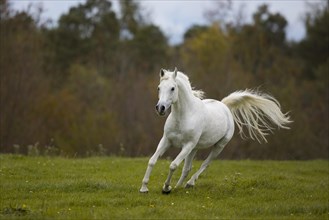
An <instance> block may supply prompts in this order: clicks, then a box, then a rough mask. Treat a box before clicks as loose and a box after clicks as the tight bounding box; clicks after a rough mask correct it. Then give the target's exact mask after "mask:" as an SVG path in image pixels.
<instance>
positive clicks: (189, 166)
mask: <svg viewBox="0 0 329 220" xmlns="http://www.w3.org/2000/svg"><path fill="white" fill-rule="evenodd" d="M196 152H197V149H196V148H194V149H193V150H192V151H191V153H190V154H189V155H188V156H187V157H186V159H185V162H184V167H183V169H182V175H181V177H180V178H179V180H178V182H177V184H176V186H175V188H177V187H179V186H181V185H182V184H183V182H184V180H185V178H186V177H187V176H188V174H189V172H190V171H191V169H192V161H193V158H194V157H195V154H196Z"/></svg>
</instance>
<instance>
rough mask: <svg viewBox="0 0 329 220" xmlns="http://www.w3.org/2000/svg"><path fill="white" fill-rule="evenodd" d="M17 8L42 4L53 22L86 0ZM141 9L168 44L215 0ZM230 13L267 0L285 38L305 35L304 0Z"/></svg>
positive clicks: (243, 3)
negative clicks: (281, 18) (282, 20)
mask: <svg viewBox="0 0 329 220" xmlns="http://www.w3.org/2000/svg"><path fill="white" fill-rule="evenodd" d="M316 1H318V2H319V1H321V0H312V2H316ZM10 2H11V3H12V6H13V8H14V9H16V10H23V9H27V7H28V5H29V4H31V3H33V4H41V5H42V6H43V9H44V13H43V15H42V18H43V19H47V18H50V19H51V20H53V21H54V23H55V24H56V22H57V20H58V19H59V17H60V16H61V15H62V14H63V13H67V12H68V11H69V8H70V7H72V6H76V5H78V4H79V3H83V2H85V0H11V1H10ZM113 2H114V4H113V9H114V10H115V11H116V12H118V11H119V4H118V0H114V1H113ZM139 2H140V4H141V6H142V8H143V10H144V11H145V13H146V14H147V15H148V18H149V19H150V21H151V22H152V23H154V24H155V25H157V26H159V27H160V28H161V30H162V31H163V32H164V34H165V35H166V36H167V38H168V40H169V42H170V43H171V44H179V43H181V42H182V40H183V35H184V33H185V31H186V30H187V29H188V28H189V27H191V26H192V25H193V24H201V25H202V24H208V22H209V20H207V18H206V16H205V12H206V11H209V10H213V9H216V6H217V5H218V1H215V0H141V1H139ZM232 2H233V3H232V8H233V10H232V11H233V14H237V13H238V11H239V9H243V14H244V16H243V18H244V19H243V22H245V23H250V22H251V21H252V14H253V13H254V12H255V11H256V10H257V8H258V6H259V5H261V4H264V3H266V4H267V5H269V11H270V12H272V13H277V12H279V13H280V14H282V15H283V16H284V17H285V18H286V19H287V21H288V27H287V32H286V33H287V38H288V39H289V40H295V41H299V40H300V39H302V38H303V37H304V36H305V28H304V25H303V16H304V15H305V13H306V12H307V11H308V10H309V9H308V5H307V4H306V2H305V1H304V0H233V1H232Z"/></svg>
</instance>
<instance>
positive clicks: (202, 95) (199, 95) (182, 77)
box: [160, 71, 205, 99]
mask: <svg viewBox="0 0 329 220" xmlns="http://www.w3.org/2000/svg"><path fill="white" fill-rule="evenodd" d="M168 73H171V74H173V72H169V71H167V72H166V74H165V75H164V76H163V77H161V79H160V81H162V80H166V79H168V78H169V76H168V75H167V74H168ZM176 80H179V81H180V82H182V83H184V84H185V85H186V87H187V88H189V89H190V90H191V92H192V93H193V95H194V96H195V97H197V98H199V99H204V98H205V92H204V91H202V90H196V89H194V88H193V87H192V86H191V83H190V80H189V78H188V76H187V75H185V74H184V73H182V72H177V77H176Z"/></svg>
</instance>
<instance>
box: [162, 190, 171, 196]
mask: <svg viewBox="0 0 329 220" xmlns="http://www.w3.org/2000/svg"><path fill="white" fill-rule="evenodd" d="M170 192H171V190H169V191H165V190H162V194H164V195H168V194H169V193H170Z"/></svg>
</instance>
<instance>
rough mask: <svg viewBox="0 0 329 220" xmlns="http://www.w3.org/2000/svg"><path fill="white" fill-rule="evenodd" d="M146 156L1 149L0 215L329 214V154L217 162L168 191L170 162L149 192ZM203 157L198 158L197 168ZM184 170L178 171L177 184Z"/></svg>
mask: <svg viewBox="0 0 329 220" xmlns="http://www.w3.org/2000/svg"><path fill="white" fill-rule="evenodd" d="M147 161H148V159H147V158H120V157H91V158H63V157H31V156H22V155H4V154H3V155H0V163H1V164H0V186H1V187H0V196H1V197H0V219H160V218H161V219H328V218H329V191H328V186H329V166H328V161H327V160H313V161H251V160H241V161H228V160H216V161H214V162H213V163H212V164H211V165H210V167H209V168H208V169H207V170H206V171H205V172H204V173H203V175H201V177H200V179H199V180H198V181H197V183H196V186H195V187H194V188H192V189H185V188H178V189H174V190H173V191H172V193H171V194H169V195H163V194H162V193H161V188H162V185H163V182H164V180H165V178H166V175H167V172H168V167H169V164H170V161H169V160H165V159H163V160H160V161H158V163H157V164H156V166H155V168H154V170H153V173H152V175H151V179H150V183H149V190H150V192H149V193H148V194H141V193H139V188H140V185H141V180H142V178H143V175H144V172H145V169H146V165H147ZM200 164H201V161H194V166H193V170H192V172H195V171H196V169H197V168H198V167H199V166H200ZM179 175H180V171H177V172H176V173H175V175H174V179H173V181H174V182H173V184H175V181H177V180H178V178H179Z"/></svg>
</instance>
